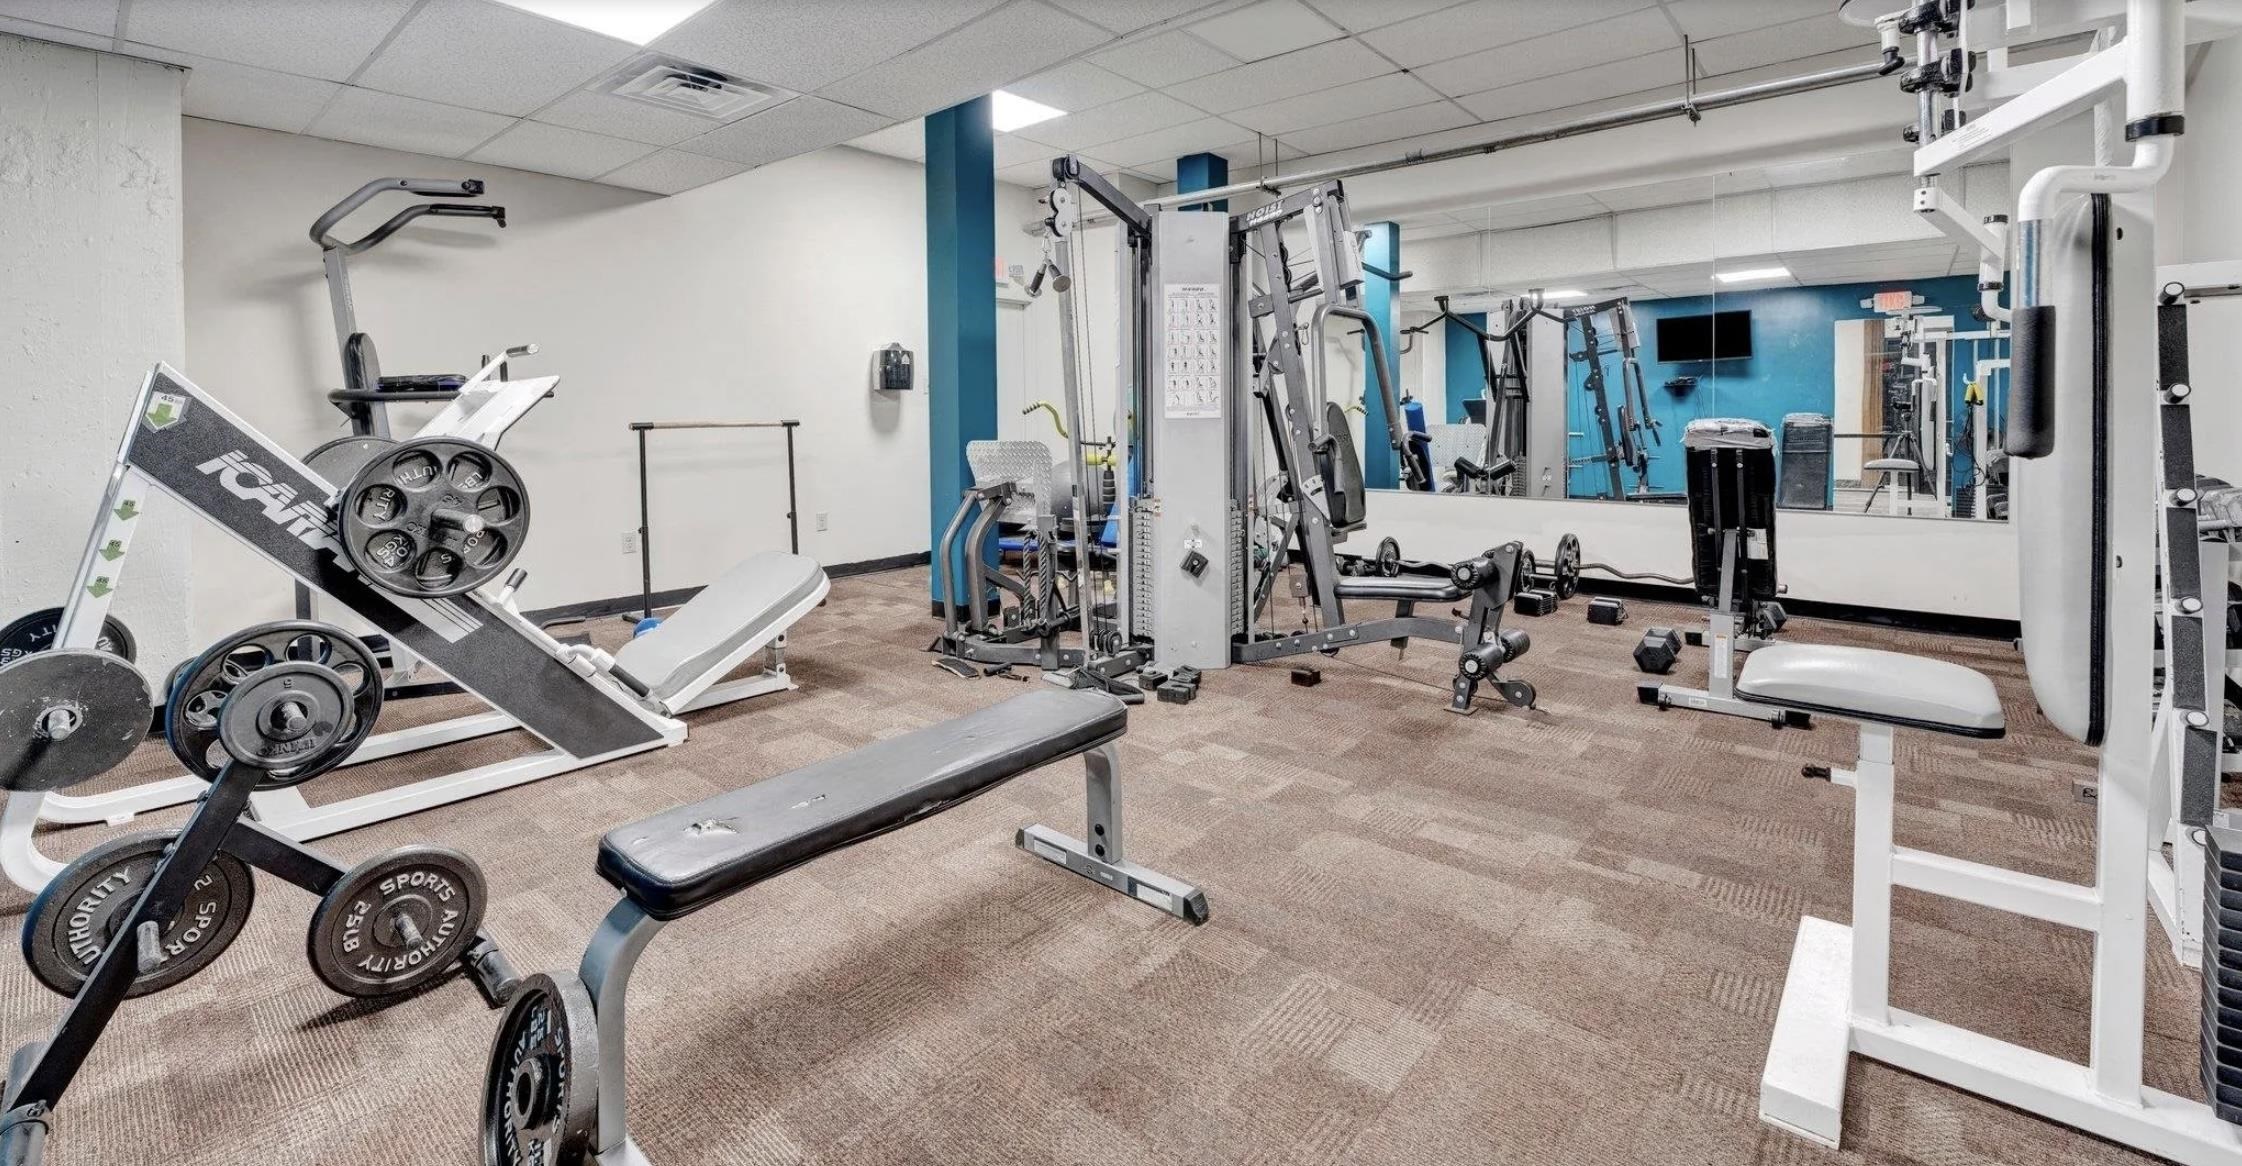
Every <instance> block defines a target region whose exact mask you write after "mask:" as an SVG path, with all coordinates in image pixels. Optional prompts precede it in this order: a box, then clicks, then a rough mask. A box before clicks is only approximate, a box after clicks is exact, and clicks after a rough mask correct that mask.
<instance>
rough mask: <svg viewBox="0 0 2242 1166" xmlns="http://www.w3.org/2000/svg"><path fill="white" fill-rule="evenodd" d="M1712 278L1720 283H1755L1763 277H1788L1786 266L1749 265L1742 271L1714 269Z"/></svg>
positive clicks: (1788, 269) (1788, 270) (1788, 271)
mask: <svg viewBox="0 0 2242 1166" xmlns="http://www.w3.org/2000/svg"><path fill="white" fill-rule="evenodd" d="M1713 278H1714V279H1717V280H1719V281H1720V282H1722V283H1757V282H1759V281H1760V280H1763V279H1789V278H1790V268H1788V267H1749V268H1745V269H1744V270H1742V271H1716V272H1714V273H1713Z"/></svg>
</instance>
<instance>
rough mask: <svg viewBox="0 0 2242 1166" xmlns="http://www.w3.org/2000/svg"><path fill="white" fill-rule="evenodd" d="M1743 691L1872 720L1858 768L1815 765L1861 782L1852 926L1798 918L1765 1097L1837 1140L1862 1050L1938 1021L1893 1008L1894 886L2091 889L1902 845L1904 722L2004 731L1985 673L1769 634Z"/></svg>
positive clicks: (2022, 893) (1765, 1114)
mask: <svg viewBox="0 0 2242 1166" xmlns="http://www.w3.org/2000/svg"><path fill="white" fill-rule="evenodd" d="M1736 695H1737V696H1738V697H1739V698H1741V699H1743V700H1747V701H1752V702H1755V703H1759V704H1766V705H1773V706H1776V707H1779V708H1785V709H1794V710H1797V711H1799V712H1805V713H1813V714H1816V715H1819V716H1824V717H1833V718H1842V719H1844V720H1849V721H1852V722H1854V723H1855V724H1858V725H1859V726H1860V735H1861V739H1860V758H1859V760H1858V761H1857V762H1856V763H1855V765H1854V767H1853V768H1852V769H1850V770H1829V769H1821V768H1818V767H1813V766H1809V767H1807V769H1806V773H1807V774H1808V776H1814V777H1827V778H1829V779H1830V780H1831V781H1832V782H1834V783H1836V784H1839V785H1850V786H1852V787H1853V790H1854V801H1853V923H1852V926H1851V927H1849V928H1848V927H1846V926H1844V925H1842V924H1838V923H1833V922H1830V921H1828V920H1824V919H1816V918H1813V917H1812V916H1808V917H1806V918H1804V919H1801V920H1800V921H1799V927H1798V942H1797V945H1796V947H1794V948H1793V950H1792V952H1791V964H1790V973H1789V976H1788V978H1787V979H1786V980H1785V981H1784V984H1783V999H1782V1004H1781V1005H1780V1006H1779V1008H1778V1009H1777V1012H1776V1016H1775V1034H1774V1038H1773V1040H1772V1042H1771V1043H1770V1045H1769V1047H1768V1052H1767V1064H1766V1068H1765V1069H1764V1070H1763V1071H1762V1074H1761V1078H1760V1094H1759V1115H1760V1118H1761V1120H1763V1121H1767V1122H1771V1123H1773V1124H1775V1125H1779V1126H1782V1127H1784V1128H1786V1129H1789V1130H1791V1131H1793V1132H1795V1133H1798V1134H1801V1135H1803V1136H1805V1137H1807V1138H1811V1139H1813V1140H1814V1141H1817V1142H1820V1143H1822V1144H1823V1145H1825V1146H1835V1145H1837V1138H1838V1127H1839V1124H1840V1121H1841V1116H1842V1112H1843V1106H1844V1100H1845V1068H1846V1063H1847V1058H1848V1057H1849V1055H1850V1054H1851V1053H1852V1052H1853V1051H1854V1049H1855V1048H1856V1047H1858V1048H1861V1049H1863V1050H1864V1051H1866V1050H1867V1048H1868V1047H1869V1046H1870V1045H1876V1046H1877V1047H1878V1048H1880V1049H1884V1054H1879V1055H1880V1056H1881V1057H1882V1059H1887V1060H1894V1059H1895V1057H1894V1056H1893V1055H1885V1054H1890V1053H1891V1050H1890V1048H1888V1047H1886V1045H1885V1044H1884V1041H1885V1036H1886V1034H1887V1033H1890V1032H1893V1031H1895V1030H1897V1029H1906V1028H1911V1027H1912V1028H1922V1027H1924V1026H1926V1025H1935V1023H1936V1022H1928V1021H1924V1020H1923V1018H1921V1017H1916V1016H1913V1015H1911V1014H1909V1013H1905V1012H1902V1011H1900V1010H1898V1009H1895V1008H1892V1007H1891V987H1890V985H1891V949H1892V891H1893V889H1894V888H1898V887H1907V888H1911V889H1914V890H1918V891H1928V892H1930V893H1932V894H1937V895H1943V896H1945V897H1947V898H1953V899H1960V900H1963V901H1965V902H1973V903H1979V904H1985V905H1992V906H2000V907H2004V908H2005V909H2009V910H2016V909H2019V905H2021V904H2031V903H2034V902H2035V901H2038V900H2040V899H2043V898H2045V899H2046V900H2048V901H2049V904H2055V903H2073V902H2083V900H2080V899H2079V898H2078V897H2077V896H2076V895H2067V894H2065V893H2064V892H2063V891H2062V890H2061V889H2060V888H2061V887H2062V884H2059V883H2056V882H2054V881H2053V880H2048V879H2038V878H2035V877H2033V876H2029V875H2022V874H2017V873H2015V872H2012V871H2004V870H2000V869H1998V868H1995V867H1990V866H1986V865H1984V864H1981V863H1975V862H1970V861H1967V860H1965V859H1958V858H1950V857H1948V856H1946V855H1943V854H1933V853H1930V852H1928V851H1923V850H1916V849H1913V848H1910V847H1905V846H1897V845H1894V844H1893V842H1892V805H1893V769H1892V734H1893V732H1894V731H1895V730H1898V729H1902V728H1906V729H1924V730H1928V731H1930V732H1934V733H1948V734H1952V735H1954V736H1959V737H1974V738H1978V739H1992V738H1997V737H2000V736H2003V735H2004V734H2005V733H2006V732H2007V722H2006V721H2005V720H2004V719H2003V717H2002V714H2001V701H2000V695H1999V694H1998V693H1997V692H1995V691H1994V688H1993V682H1992V681H1991V680H1989V679H1987V678H1986V677H1985V675H1984V674H1983V673H1980V672H1977V671H1975V670H1973V669H1969V668H1964V667H1963V666H1961V665H1959V664H1953V663H1949V662H1947V661H1944V660H1932V659H1928V658H1926V657H1923V656H1910V655H1906V654H1904V653H1901V652H1883V651H1877V650H1875V649H1871V648H1846V647H1835V646H1830V645H1824V644H1770V645H1768V646H1767V647H1764V648H1761V649H1760V650H1758V651H1756V652H1753V653H1752V654H1751V655H1749V656H1747V657H1745V658H1744V668H1743V671H1742V673H1741V674H1740V675H1739V676H1738V677H1737V680H1736ZM2046 910H2047V906H2045V905H2043V906H2041V907H2036V908H2027V913H2031V914H2043V915H2044V913H2045V912H2046ZM1895 1063H1900V1064H1902V1065H1903V1067H1904V1066H1905V1064H1906V1063H1907V1062H1906V1061H1905V1060H1904V1058H1898V1059H1896V1060H1895Z"/></svg>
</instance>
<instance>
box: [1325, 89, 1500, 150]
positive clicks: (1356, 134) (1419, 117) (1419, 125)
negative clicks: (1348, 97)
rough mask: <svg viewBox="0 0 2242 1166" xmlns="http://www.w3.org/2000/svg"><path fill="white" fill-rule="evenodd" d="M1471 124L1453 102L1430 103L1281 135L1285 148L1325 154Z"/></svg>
mask: <svg viewBox="0 0 2242 1166" xmlns="http://www.w3.org/2000/svg"><path fill="white" fill-rule="evenodd" d="M1470 124H1471V115H1470V114H1468V113H1465V112H1464V111H1463V110H1460V109H1457V108H1456V106H1455V104H1454V103H1453V102H1448V101H1434V102H1430V103H1428V104H1425V105H1418V106H1412V107H1410V108H1408V109H1396V110H1389V111H1387V112H1385V113H1374V114H1371V115H1370V116H1368V117H1358V118H1354V119H1351V120H1349V121H1343V122H1337V123H1335V124H1332V125H1324V126H1317V127H1315V128H1314V129H1306V130H1297V131H1295V132H1293V133H1289V134H1286V135H1284V139H1283V140H1284V143H1285V144H1286V145H1288V146H1292V147H1295V148H1297V149H1300V150H1304V151H1306V152H1308V153H1310V154H1328V153H1330V152H1331V151H1333V150H1347V149H1352V148H1354V147H1356V146H1368V145H1372V144H1375V143H1379V142H1394V141H1399V140H1401V139H1403V138H1413V137H1416V136H1417V135H1419V134H1430V133H1438V132H1439V131H1441V130H1452V129H1455V128H1456V127H1458V126H1466V125H1470Z"/></svg>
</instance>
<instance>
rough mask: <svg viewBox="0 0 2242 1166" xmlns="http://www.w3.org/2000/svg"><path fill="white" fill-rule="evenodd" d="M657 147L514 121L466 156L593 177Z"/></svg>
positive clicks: (514, 165)
mask: <svg viewBox="0 0 2242 1166" xmlns="http://www.w3.org/2000/svg"><path fill="white" fill-rule="evenodd" d="M657 148H658V147H655V146H649V145H646V144H645V143H643V142H632V141H626V140H625V139H622V138H611V137H608V136H606V135H605V134H595V133H590V132H588V131H585V130H572V129H568V128H565V127H563V126H554V125H546V124H545V123H543V122H535V121H518V122H515V123H514V125H513V127H512V128H511V129H508V130H507V131H506V132H504V133H502V134H500V135H498V136H497V137H495V138H492V139H491V140H489V141H487V142H485V143H483V144H482V146H481V148H479V149H477V150H476V151H475V152H474V153H472V154H469V155H467V160H468V161H470V162H488V163H490V164H491V165H493V166H511V167H513V168H514V169H516V170H534V171H537V172H539V173H543V174H558V175H560V176H561V177H563V178H584V179H593V178H598V177H599V176H600V175H602V174H605V173H607V172H608V171H610V170H614V169H617V168H618V167H621V166H622V165H623V164H624V163H627V162H635V161H637V160H639V159H640V158H643V157H645V156H646V155H648V154H651V153H653V152H654V151H655V150H656V149H657Z"/></svg>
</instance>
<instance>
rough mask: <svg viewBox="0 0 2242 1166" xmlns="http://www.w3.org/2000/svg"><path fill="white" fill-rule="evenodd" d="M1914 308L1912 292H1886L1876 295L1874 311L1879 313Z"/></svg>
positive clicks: (1913, 294)
mask: <svg viewBox="0 0 2242 1166" xmlns="http://www.w3.org/2000/svg"><path fill="white" fill-rule="evenodd" d="M1914 306H1915V293H1914V292H1911V291H1888V292H1877V293H1876V310H1877V311H1879V312H1900V311H1905V310H1907V309H1908V308H1912V307H1914Z"/></svg>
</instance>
